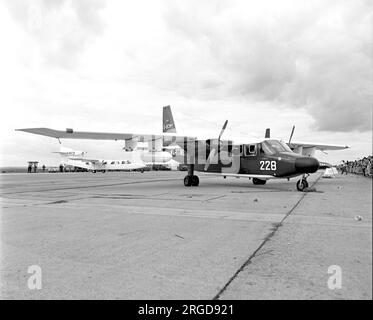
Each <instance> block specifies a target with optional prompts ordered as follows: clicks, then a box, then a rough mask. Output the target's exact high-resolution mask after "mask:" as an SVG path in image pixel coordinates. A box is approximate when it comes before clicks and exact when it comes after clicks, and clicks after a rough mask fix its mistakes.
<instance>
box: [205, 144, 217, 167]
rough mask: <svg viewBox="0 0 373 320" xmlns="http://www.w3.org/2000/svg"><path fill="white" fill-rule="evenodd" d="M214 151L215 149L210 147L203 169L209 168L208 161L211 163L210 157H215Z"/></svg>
mask: <svg viewBox="0 0 373 320" xmlns="http://www.w3.org/2000/svg"><path fill="white" fill-rule="evenodd" d="M215 153H216V149H215V148H214V149H211V151H210V154H209V156H208V157H207V160H206V164H205V171H207V169H208V168H209V166H210V163H211V159H212V158H214V157H215Z"/></svg>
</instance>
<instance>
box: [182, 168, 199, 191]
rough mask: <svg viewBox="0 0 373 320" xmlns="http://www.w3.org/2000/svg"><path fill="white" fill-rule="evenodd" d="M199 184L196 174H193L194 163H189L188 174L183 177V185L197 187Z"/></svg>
mask: <svg viewBox="0 0 373 320" xmlns="http://www.w3.org/2000/svg"><path fill="white" fill-rule="evenodd" d="M198 185H199V178H198V176H196V175H194V164H190V165H189V168H188V175H187V176H185V178H184V186H186V187H191V186H193V187H197V186H198Z"/></svg>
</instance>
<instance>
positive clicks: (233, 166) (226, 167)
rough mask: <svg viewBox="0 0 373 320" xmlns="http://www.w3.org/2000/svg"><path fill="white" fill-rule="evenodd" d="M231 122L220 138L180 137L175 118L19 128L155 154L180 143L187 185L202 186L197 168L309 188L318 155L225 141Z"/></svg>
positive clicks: (273, 143)
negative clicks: (88, 127)
mask: <svg viewBox="0 0 373 320" xmlns="http://www.w3.org/2000/svg"><path fill="white" fill-rule="evenodd" d="M227 124H228V120H226V121H225V123H224V125H223V128H222V130H221V132H220V134H219V136H218V138H212V139H197V138H196V137H193V136H177V135H175V134H174V133H173V132H172V131H174V130H175V131H176V129H175V125H174V123H173V121H172V124H171V125H170V126H169V127H167V128H165V127H164V128H163V129H164V131H167V132H166V133H163V134H135V133H105V132H82V131H74V130H73V129H66V131H62V130H54V129H49V128H30V129H17V130H18V131H24V132H28V133H33V134H39V135H44V136H48V137H53V138H57V139H94V140H115V141H117V140H123V141H124V143H125V149H126V150H135V149H136V146H137V143H138V142H147V143H148V145H149V147H148V150H150V151H151V152H153V153H156V152H161V151H162V150H164V148H165V147H170V146H179V147H181V148H182V149H183V150H184V163H185V164H187V165H188V174H187V176H185V178H184V185H185V186H187V187H190V186H198V185H199V178H198V176H197V175H195V171H199V172H203V173H205V174H212V175H219V176H223V177H224V178H225V177H227V176H234V177H245V178H250V179H252V180H253V183H254V184H255V185H263V184H265V183H266V182H267V180H270V179H288V180H289V179H290V178H293V177H297V176H301V178H300V180H298V182H297V184H296V187H297V189H298V190H299V191H303V190H304V189H305V188H307V187H308V182H307V177H308V176H309V175H310V174H311V173H314V172H316V171H317V170H318V169H319V161H318V160H317V159H316V158H313V157H310V156H306V155H303V154H298V153H295V152H294V151H293V150H291V148H290V147H289V146H288V145H287V144H286V143H284V142H282V141H280V140H276V139H270V138H269V136H268V137H267V138H265V139H264V140H262V141H258V142H247V143H243V144H234V143H233V141H231V140H222V135H223V133H224V131H225V129H226V127H227ZM165 129H166V130H165ZM170 131H171V132H170ZM268 133H269V131H268ZM290 140H291V139H290ZM290 142H291V141H290Z"/></svg>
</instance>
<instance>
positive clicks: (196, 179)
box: [192, 176, 199, 187]
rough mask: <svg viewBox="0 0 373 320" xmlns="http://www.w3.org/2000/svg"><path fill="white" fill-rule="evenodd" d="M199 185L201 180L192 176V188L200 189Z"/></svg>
mask: <svg viewBox="0 0 373 320" xmlns="http://www.w3.org/2000/svg"><path fill="white" fill-rule="evenodd" d="M198 185H199V178H198V176H192V186H193V187H198Z"/></svg>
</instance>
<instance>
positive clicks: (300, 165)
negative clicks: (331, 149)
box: [295, 157, 319, 173]
mask: <svg viewBox="0 0 373 320" xmlns="http://www.w3.org/2000/svg"><path fill="white" fill-rule="evenodd" d="M295 169H296V170H297V172H299V173H314V172H316V171H317V170H318V169H319V161H318V160H317V159H315V158H311V157H303V158H297V159H296V160H295Z"/></svg>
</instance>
